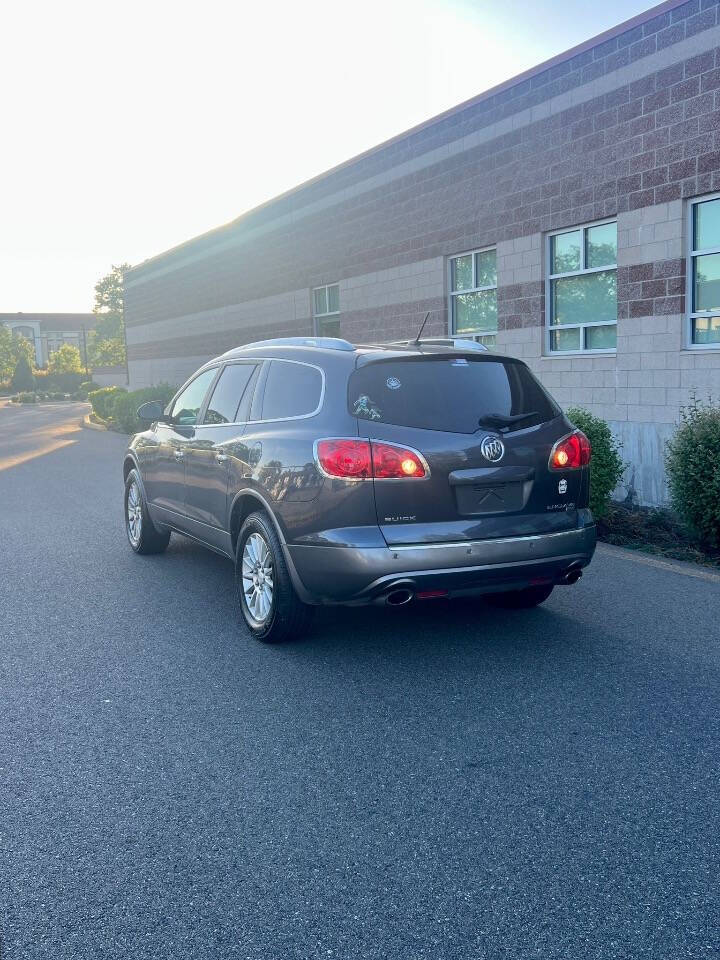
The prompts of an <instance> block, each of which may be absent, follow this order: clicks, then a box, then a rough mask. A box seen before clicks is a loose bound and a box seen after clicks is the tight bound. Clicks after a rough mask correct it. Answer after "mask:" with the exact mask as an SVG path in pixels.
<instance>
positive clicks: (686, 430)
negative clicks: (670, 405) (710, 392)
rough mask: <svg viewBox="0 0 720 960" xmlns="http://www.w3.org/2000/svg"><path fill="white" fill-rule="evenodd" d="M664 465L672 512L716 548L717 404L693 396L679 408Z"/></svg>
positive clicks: (719, 499)
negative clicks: (675, 427) (677, 420)
mask: <svg viewBox="0 0 720 960" xmlns="http://www.w3.org/2000/svg"><path fill="white" fill-rule="evenodd" d="M665 467H666V469H667V474H668V484H669V487H670V500H671V503H672V505H673V509H674V510H675V512H676V513H677V514H678V516H679V517H681V519H682V520H684V522H685V523H686V524H687V525H688V526H689V527H690V529H691V530H692V531H693V532H694V533H695V534H696V536H697V537H698V538H699V539H700V540H701V542H703V543H707V544H708V545H710V546H713V547H720V405H718V404H716V403H713V402H712V400H708V401H707V403H703V402H702V401H699V400H698V399H697V398H696V397H693V398H692V400H691V401H690V403H689V405H688V406H686V407H683V408H682V409H681V410H680V423H679V425H678V428H677V430H676V431H675V434H674V436H673V437H672V439H671V440H669V441H668V444H667V449H666V452H665Z"/></svg>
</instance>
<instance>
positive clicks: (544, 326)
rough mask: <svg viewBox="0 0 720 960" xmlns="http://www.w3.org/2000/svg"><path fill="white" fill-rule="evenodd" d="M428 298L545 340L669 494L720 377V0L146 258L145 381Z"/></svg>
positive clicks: (644, 481) (569, 390)
mask: <svg viewBox="0 0 720 960" xmlns="http://www.w3.org/2000/svg"><path fill="white" fill-rule="evenodd" d="M508 43H510V44H511V43H512V37H509V38H508ZM388 95H389V96H391V95H392V91H389V93H388ZM426 311H429V312H430V317H431V319H430V321H429V323H428V325H427V327H426V331H425V335H426V336H438V335H442V334H446V333H451V334H458V335H462V336H470V337H475V338H477V339H479V340H482V341H484V342H485V343H487V344H489V345H491V346H492V347H493V348H494V349H496V350H498V351H501V352H506V353H508V354H513V355H515V356H519V357H522V358H523V359H524V360H525V361H526V362H527V363H528V364H529V365H530V366H531V367H532V369H533V370H534V371H535V372H536V373H537V374H538V376H539V377H540V379H541V380H542V381H543V382H544V383H545V384H546V385H547V386H548V388H549V389H550V390H551V391H552V393H553V394H554V396H555V397H556V398H557V400H558V401H559V402H560V403H561V404H562V405H563V406H564V407H569V406H572V405H580V406H583V407H586V408H587V409H588V410H590V411H591V412H593V413H595V414H598V415H600V416H602V417H604V418H606V419H607V420H608V421H609V422H610V424H611V426H612V429H613V431H614V432H615V434H616V436H618V437H619V438H620V440H621V441H622V443H623V458H624V459H625V461H627V462H628V464H629V468H628V470H627V473H626V490H625V491H623V493H627V494H628V495H629V496H630V497H633V498H636V499H637V500H638V501H639V502H640V503H645V504H656V503H662V502H663V501H664V500H665V499H666V497H667V491H666V485H665V477H664V469H663V453H664V444H665V441H666V439H667V438H668V437H669V436H670V435H671V433H672V430H673V424H674V423H675V422H676V421H677V418H678V412H679V408H680V406H681V405H682V404H683V403H686V402H687V401H688V399H689V398H690V396H691V394H692V393H693V392H695V393H697V394H698V396H706V395H707V394H708V393H712V394H714V396H715V397H716V398H717V397H720V23H719V21H718V0H702V2H701V0H668V2H665V3H662V4H660V5H659V6H657V7H655V8H653V9H652V10H649V11H647V12H646V13H643V14H641V15H640V16H638V17H635V18H634V19H632V20H629V21H628V22H626V23H624V24H622V25H620V26H618V27H615V28H614V29H612V30H608V31H607V32H606V33H604V34H602V35H601V36H599V37H596V38H594V39H592V40H589V41H587V42H586V43H583V44H581V45H580V46H578V47H575V48H574V49H572V50H569V51H568V52H567V53H564V54H562V55H560V56H558V57H555V58H554V59H552V60H550V61H548V62H547V63H543V64H541V65H540V66H538V67H535V68H534V69H532V70H529V71H527V72H526V73H524V74H522V75H520V76H519V77H516V78H515V79H514V80H510V81H508V82H507V83H503V84H501V85H500V86H498V87H495V88H494V89H493V90H489V91H488V92H487V93H484V94H481V95H480V96H478V97H476V98H475V99H473V100H470V101H468V102H467V103H463V104H461V105H460V106H458V107H455V108H454V109H452V110H449V111H447V112H446V113H444V114H442V115H440V116H438V117H435V118H434V119H432V120H429V121H428V122H427V123H424V124H421V125H420V126H419V127H415V128H414V129H412V130H409V131H407V132H406V133H403V134H400V135H399V136H397V137H395V138H394V139H393V140H390V141H388V142H387V143H384V144H381V145H380V146H378V147H375V148H374V149H372V150H369V151H367V152H366V153H364V154H362V155H360V156H358V157H356V158H355V159H353V160H350V161H348V162H347V163H344V164H341V165H340V166H338V167H335V168H334V169H333V170H330V171H328V172H327V173H325V174H323V175H322V176H319V177H317V178H315V179H314V180H311V181H309V182H308V183H305V184H302V185H301V186H298V187H297V188H295V189H294V190H291V191H289V192H288V193H286V194H283V195H282V196H280V197H277V198H276V199H274V200H271V201H270V202H268V203H266V204H263V205H262V206H260V207H258V208H257V209H255V210H252V211H250V212H249V213H247V214H245V215H244V216H242V217H240V218H239V219H237V220H235V221H233V222H232V223H230V224H227V225H225V226H222V227H219V228H218V229H217V230H213V231H211V232H210V233H207V234H205V235H203V236H200V237H196V238H195V239H193V240H189V241H188V242H187V243H184V244H182V245H181V246H179V247H176V248H174V249H172V250H169V251H167V252H165V253H161V254H160V255H158V256H156V257H154V258H153V259H151V260H148V261H146V262H145V263H142V264H140V265H138V266H137V267H135V268H134V269H132V270H131V271H129V273H127V274H126V277H125V318H126V325H127V342H128V362H129V373H130V383H131V386H135V387H139V386H143V385H145V384H150V383H156V382H159V381H163V380H164V381H171V382H176V383H177V382H180V381H183V380H184V379H185V378H186V377H187V376H188V375H189V374H190V373H192V371H193V370H194V369H195V368H196V367H197V366H199V365H200V364H201V363H203V362H204V361H205V360H207V359H208V358H209V357H211V356H213V355H216V354H218V353H221V352H222V351H224V350H227V349H228V348H230V347H234V346H238V345H239V344H242V343H244V342H248V341H251V340H257V339H261V338H264V337H274V336H282V335H297V334H301V335H312V334H313V333H315V334H329V335H338V334H339V335H340V336H342V337H346V338H347V339H348V340H352V341H355V342H356V343H362V342H367V341H382V340H393V339H397V338H399V337H407V336H409V335H414V334H415V333H416V332H417V330H418V327H419V326H420V323H421V322H422V319H423V316H424V314H425V313H426ZM450 399H451V398H450Z"/></svg>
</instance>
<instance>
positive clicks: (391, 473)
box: [315, 437, 429, 480]
mask: <svg viewBox="0 0 720 960" xmlns="http://www.w3.org/2000/svg"><path fill="white" fill-rule="evenodd" d="M315 457H316V459H317V462H318V464H319V466H320V469H321V470H322V472H323V473H324V474H325V475H326V476H327V477H337V478H338V479H341V480H371V479H373V478H375V479H376V480H409V479H412V478H415V479H422V478H423V477H427V476H428V474H429V468H428V465H427V463H426V462H425V460H424V458H423V457H422V455H421V454H420V453H418V451H417V450H412V449H411V448H410V447H396V446H395V445H394V444H391V443H380V442H379V441H375V440H373V441H370V440H355V439H351V438H349V437H348V438H344V437H335V438H331V439H327V440H318V441H317V442H316V444H315Z"/></svg>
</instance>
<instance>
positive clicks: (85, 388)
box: [73, 380, 101, 400]
mask: <svg viewBox="0 0 720 960" xmlns="http://www.w3.org/2000/svg"><path fill="white" fill-rule="evenodd" d="M100 389H101V387H100V386H99V385H98V384H97V383H93V382H92V380H86V381H85V382H84V383H81V384H79V385H78V387H77V389H76V390H74V391H73V392H74V394H75V396H76V397H77V399H78V400H87V398H88V394H89V393H90V392H91V391H95V390H100Z"/></svg>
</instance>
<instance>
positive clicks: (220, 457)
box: [215, 453, 228, 463]
mask: <svg viewBox="0 0 720 960" xmlns="http://www.w3.org/2000/svg"><path fill="white" fill-rule="evenodd" d="M227 458H228V457H227V454H226V453H216V454H215V459H216V460H217V462H218V463H225V461H226V460H227Z"/></svg>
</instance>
